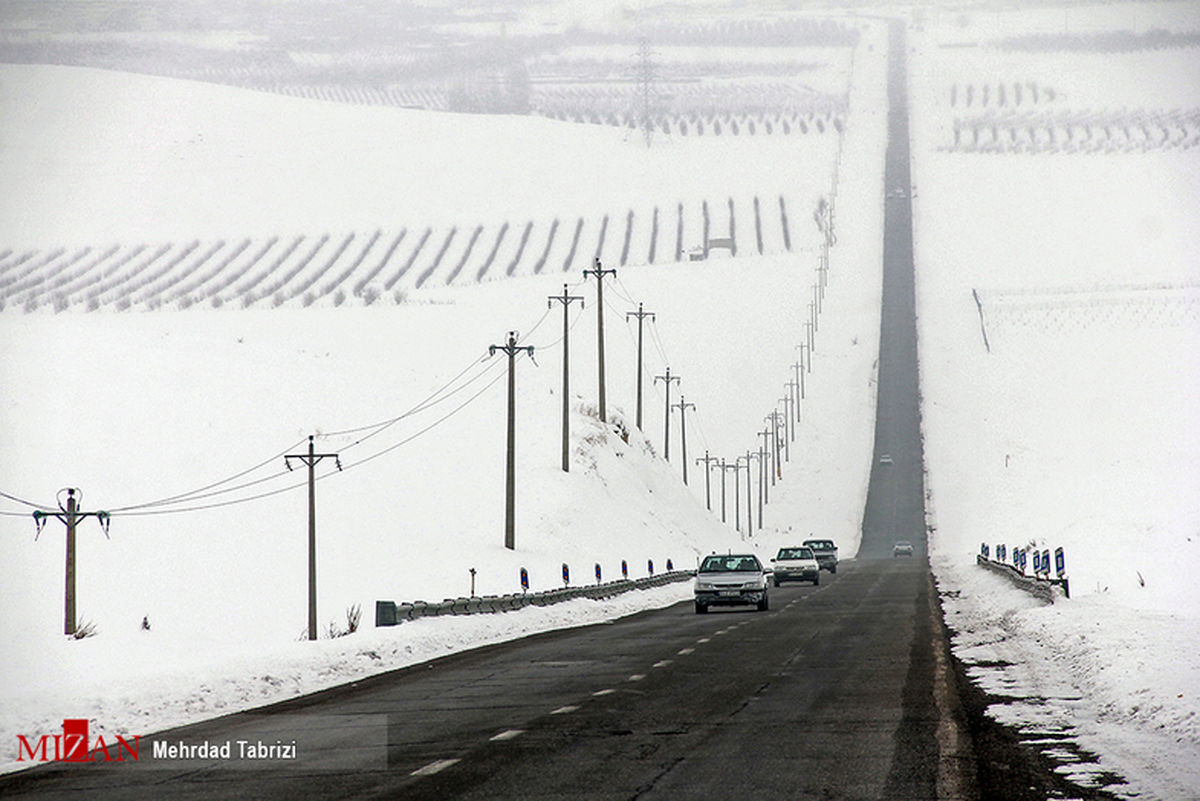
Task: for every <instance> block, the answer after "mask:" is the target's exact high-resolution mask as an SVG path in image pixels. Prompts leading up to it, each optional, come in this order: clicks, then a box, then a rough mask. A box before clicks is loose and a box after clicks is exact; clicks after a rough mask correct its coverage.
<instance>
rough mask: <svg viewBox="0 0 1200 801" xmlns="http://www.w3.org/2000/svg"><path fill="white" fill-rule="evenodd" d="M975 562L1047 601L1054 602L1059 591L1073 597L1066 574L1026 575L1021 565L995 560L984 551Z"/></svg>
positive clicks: (976, 556)
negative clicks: (1060, 575) (1056, 575)
mask: <svg viewBox="0 0 1200 801" xmlns="http://www.w3.org/2000/svg"><path fill="white" fill-rule="evenodd" d="M975 564H977V565H979V566H980V567H985V568H987V569H988V570H990V571H992V572H993V573H996V574H998V575H1001V576H1005V577H1007V578H1008V580H1009V581H1011V582H1012V583H1013V584H1014V585H1015V586H1017V587H1019V588H1021V589H1023V590H1025V591H1026V592H1028V593H1030V594H1032V595H1036V596H1037V597H1039V598H1041V599H1042V600H1044V601H1045V602H1046V603H1054V600H1055V598H1056V597H1058V594H1059V592H1061V593H1062V596H1063V597H1064V598H1070V597H1071V584H1070V581H1069V579H1067V577H1066V576H1065V575H1064V576H1062V577H1061V578H1050V576H1049V575H1043V574H1037V575H1033V576H1030V575H1026V573H1025V572H1024V571H1023V570H1021V569H1020V568H1019V567H1016V566H1014V565H1012V564H1009V563H1008V562H996V561H993V560H992V559H989V558H988V557H987V556H985V555H984V554H982V553H979V554H976V555H975Z"/></svg>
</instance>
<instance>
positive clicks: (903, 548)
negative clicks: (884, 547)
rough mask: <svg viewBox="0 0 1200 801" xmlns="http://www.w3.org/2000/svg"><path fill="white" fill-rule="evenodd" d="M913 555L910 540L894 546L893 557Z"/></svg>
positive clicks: (901, 541)
mask: <svg viewBox="0 0 1200 801" xmlns="http://www.w3.org/2000/svg"><path fill="white" fill-rule="evenodd" d="M912 555H913V547H912V543H911V542H909V541H908V540H900V541H899V542H897V543H896V544H895V545H893V546H892V556H893V557H897V556H912Z"/></svg>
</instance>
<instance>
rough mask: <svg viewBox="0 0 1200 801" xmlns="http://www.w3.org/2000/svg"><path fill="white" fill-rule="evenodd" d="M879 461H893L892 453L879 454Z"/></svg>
mask: <svg viewBox="0 0 1200 801" xmlns="http://www.w3.org/2000/svg"><path fill="white" fill-rule="evenodd" d="M879 463H880V464H891V463H892V455H891V454H890V453H882V454H880V455H879Z"/></svg>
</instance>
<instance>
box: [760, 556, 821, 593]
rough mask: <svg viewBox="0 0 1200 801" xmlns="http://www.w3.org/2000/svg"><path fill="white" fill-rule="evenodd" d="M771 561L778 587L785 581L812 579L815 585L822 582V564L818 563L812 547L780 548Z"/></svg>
mask: <svg viewBox="0 0 1200 801" xmlns="http://www.w3.org/2000/svg"><path fill="white" fill-rule="evenodd" d="M771 563H772V565H773V567H774V570H773V574H774V580H775V586H776V587H778V586H779V585H780V584H781V583H782V582H784V581H811V582H812V583H813V584H814V585H816V584H820V583H821V566H820V565H819V564H817V557H816V556H814V555H813V552H812V548H805V547H804V546H798V547H795V548H780V549H779V553H777V554H776V555H775V558H774V559H772V560H771Z"/></svg>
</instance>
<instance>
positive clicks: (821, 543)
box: [804, 540, 833, 550]
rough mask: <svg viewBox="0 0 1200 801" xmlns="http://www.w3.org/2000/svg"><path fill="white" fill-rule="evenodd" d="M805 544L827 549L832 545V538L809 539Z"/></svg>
mask: <svg viewBox="0 0 1200 801" xmlns="http://www.w3.org/2000/svg"><path fill="white" fill-rule="evenodd" d="M804 544H805V545H807V546H809V547H810V548H820V549H821V550H829V549H830V548H832V547H833V540H809V541H807V542H806V543H804Z"/></svg>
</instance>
